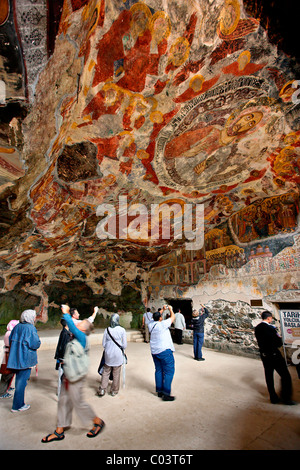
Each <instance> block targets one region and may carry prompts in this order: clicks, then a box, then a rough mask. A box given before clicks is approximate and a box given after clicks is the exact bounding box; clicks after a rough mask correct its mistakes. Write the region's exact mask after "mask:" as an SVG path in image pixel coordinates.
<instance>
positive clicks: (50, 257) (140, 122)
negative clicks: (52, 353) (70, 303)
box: [0, 0, 300, 349]
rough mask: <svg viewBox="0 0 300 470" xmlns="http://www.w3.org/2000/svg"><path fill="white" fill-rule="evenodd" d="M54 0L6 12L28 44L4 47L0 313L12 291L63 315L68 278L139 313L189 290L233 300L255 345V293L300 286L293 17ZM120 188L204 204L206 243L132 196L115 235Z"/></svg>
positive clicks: (180, 2) (299, 126)
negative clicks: (178, 232)
mask: <svg viewBox="0 0 300 470" xmlns="http://www.w3.org/2000/svg"><path fill="white" fill-rule="evenodd" d="M50 3H51V7H49V2H46V1H45V0H38V1H35V2H32V1H27V0H15V1H13V0H9V1H8V2H7V5H8V6H9V8H8V10H7V15H6V16H5V15H2V16H0V39H1V40H2V42H3V41H4V40H6V41H8V42H7V43H8V44H9V45H10V46H11V47H14V48H15V50H16V51H17V52H18V56H17V57H16V59H15V61H14V68H10V67H9V62H8V56H9V53H8V51H7V50H5V51H4V52H1V57H0V59H1V60H0V84H2V85H3V84H4V85H5V87H6V88H5V90H6V91H5V93H4V92H3V87H2V89H1V88H0V101H1V103H0V118H1V122H0V208H1V213H0V268H1V273H0V289H1V290H0V302H1V304H0V320H1V319H2V320H3V321H4V320H5V321H6V318H7V308H6V307H5V305H6V301H7V298H9V294H10V293H11V294H12V296H15V295H16V296H17V297H18V298H19V299H20V302H21V303H22V304H24V306H25V304H26V298H27V297H26V296H25V297H24V293H26V294H28V295H30V296H34V297H30V299H36V301H37V309H38V313H39V319H40V320H41V321H42V322H47V321H48V320H49V319H52V318H55V317H56V315H57V312H58V311H59V307H58V305H59V304H60V303H61V302H60V301H59V297H62V298H63V297H64V295H65V293H64V284H62V283H65V285H66V286H68V287H66V290H67V291H68V292H69V288H73V289H74V292H77V290H78V297H76V301H77V302H78V303H79V305H80V308H82V314H83V315H85V310H86V309H87V310H89V309H91V308H92V305H93V303H94V302H95V303H98V304H99V306H100V307H101V308H103V318H102V320H103V321H104V322H105V320H106V316H107V312H108V314H109V312H110V313H112V312H114V311H115V310H116V309H119V310H120V311H122V312H124V313H126V314H127V313H128V312H129V314H128V315H129V316H130V315H131V319H132V320H131V323H132V322H133V323H132V325H136V324H137V316H138V315H139V313H138V312H140V311H142V309H143V308H144V307H146V306H149V305H150V306H152V307H153V308H156V307H158V306H160V305H161V303H162V302H164V300H165V299H166V298H186V299H192V301H193V304H194V307H195V308H198V307H199V305H200V303H205V304H207V305H209V306H210V308H211V309H212V311H213V312H214V314H213V315H214V317H213V318H214V320H215V322H216V323H217V324H219V322H221V323H222V324H223V326H224V325H225V317H223V316H222V311H223V310H224V309H227V308H228V309H229V311H230V316H231V315H233V317H235V318H236V321H237V323H236V324H235V327H233V326H231V327H230V328H228V329H227V328H225V326H224V328H223V329H222V328H219V329H218V332H216V330H215V329H214V328H210V327H209V325H208V333H209V331H210V332H211V335H215V337H216V338H217V339H216V341H217V342H218V341H219V340H220V338H221V342H223V340H224V342H225V344H227V343H228V342H229V344H233V343H234V341H236V343H235V344H240V347H241V349H243V348H245V349H247V348H248V346H249V345H248V340H249V338H248V336H249V335H248V329H249V324H248V323H247V322H246V321H245V318H244V317H245V315H246V316H247V315H248V316H249V318H251V321H252V322H253V321H254V320H255V319H257V318H258V317H259V313H260V309H259V308H255V307H253V306H251V301H252V300H260V301H261V303H262V306H263V307H265V308H271V309H275V305H276V303H277V302H278V301H279V300H280V301H291V302H297V301H299V299H300V295H299V290H300V285H299V283H300V280H299V184H300V179H299V178H300V177H299V168H300V167H299V142H300V140H299V134H300V123H299V99H298V94H299V82H298V77H299V76H300V71H299V59H298V57H297V55H296V53H297V52H295V48H294V47H293V41H291V40H289V41H287V39H286V38H287V37H288V36H289V35H290V34H292V33H293V31H292V28H290V31H288V30H285V31H284V30H283V28H282V29H280V28H281V25H280V21H279V22H278V17H279V16H280V12H279V11H278V8H276V9H274V11H273V15H274V17H272V14H271V12H270V10H269V9H268V7H267V4H268V2H263V1H256V2H252V1H251V0H245V2H242V1H239V0H214V1H210V0H191V1H188V2H187V1H186V0H176V1H175V0H147V1H146V0H145V1H140V2H137V1H135V0H126V1H123V0H110V1H109V2H108V1H105V0H65V1H62V0H61V1H53V2H50ZM283 8H284V7H283ZM281 19H282V23H283V22H285V25H286V22H287V20H286V15H283V16H282V18H281ZM283 33H284V34H285V36H284V37H283ZM5 38H6V39H5ZM7 38H8V39H7ZM281 39H282V40H281ZM121 197H126V200H127V203H128V209H129V210H130V209H131V210H134V209H135V210H137V208H141V205H142V207H143V208H144V209H146V210H147V211H148V213H150V211H151V207H152V206H153V205H154V204H158V205H160V204H163V203H167V204H173V203H176V204H179V206H180V207H181V209H182V210H185V207H186V205H187V204H192V205H194V206H196V205H199V206H200V205H201V206H203V208H204V209H203V214H204V227H203V232H204V233H203V238H204V243H203V246H202V247H199V248H198V249H195V250H187V249H186V248H185V240H184V238H182V239H175V238H174V234H173V236H172V235H171V236H170V237H169V238H164V239H162V238H161V237H159V238H158V239H154V240H153V239H151V238H149V231H148V228H149V226H148V222H149V220H146V221H145V219H143V221H141V222H140V225H138V224H135V219H134V216H133V215H131V218H130V217H128V218H127V219H126V221H125V225H124V213H123V212H122V210H120V211H119V212H118V213H117V216H116V221H117V223H118V224H119V226H121V224H123V227H125V229H129V228H132V227H133V226H135V229H136V232H135V235H139V236H138V239H136V238H134V237H133V231H131V232H127V236H126V235H124V236H122V235H123V234H121V236H120V233H119V237H115V238H114V237H110V236H107V237H106V238H101V237H100V236H99V233H100V225H99V224H100V222H102V220H103V214H102V215H100V214H99V211H98V208H99V206H102V205H107V206H105V207H111V206H113V207H117V206H118V204H119V202H120V198H121ZM127 215H128V214H127ZM178 218H180V214H179V216H178V214H177V216H176V215H175V216H174V220H173V223H174V227H175V223H176V222H178ZM134 224H135V225H134ZM102 228H103V227H102ZM124 233H125V234H126V230H125V232H124ZM128 233H129V234H131V235H128ZM110 235H111V234H110ZM76 283H77V284H76ZM76 286H80V288H78V289H77V288H76ZM81 291H82V296H81V295H79V293H80V292H81ZM83 292H88V293H89V294H86V293H85V294H83ZM28 298H29V297H28ZM123 298H124V299H126V302H125V303H126V305H124V302H123ZM83 299H84V300H83ZM87 299H88V300H87ZM73 300H74V299H73ZM101 300H102V304H101V303H100V302H101ZM81 302H83V303H81ZM85 306H86V308H85ZM11 308H13V307H11ZM18 308H19V307H18ZM17 310H18V309H17V308H15V311H14V312H12V313H11V314H12V315H15V314H16V313H17ZM242 311H243V312H246V313H243V315H240V313H241V312H242ZM218 312H219V313H218ZM239 319H240V320H239ZM2 320H1V322H2ZM49 323H50V321H49ZM208 323H209V322H208ZM210 326H211V325H210ZM238 330H241V331H244V333H245V334H244V342H243V343H242V344H241V343H239V342H238V340H237V337H238V336H240V335H239V334H238V333H237V331H238ZM228 331H231V332H232V333H231V335H230V334H229V333H228ZM186 334H187V335H188V334H189V333H186ZM234 334H237V336H233V335H234ZM222 335H223V336H222ZM210 340H211V338H210ZM226 342H227V343H226Z"/></svg>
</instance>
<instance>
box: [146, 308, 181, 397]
mask: <svg viewBox="0 0 300 470" xmlns="http://www.w3.org/2000/svg"><path fill="white" fill-rule="evenodd" d="M166 309H169V312H170V317H169V318H167V319H166V320H163V314H164V312H165V310H166ZM174 320H175V314H174V312H173V309H172V307H171V306H170V305H164V307H163V309H162V310H160V311H158V312H155V313H154V314H153V320H152V321H151V322H150V323H149V332H150V349H151V354H152V358H153V361H154V365H155V386H156V392H157V395H158V396H159V397H161V398H162V399H163V400H164V401H173V400H175V397H173V396H171V384H172V380H173V377H174V373H175V360H174V355H173V352H174V351H175V348H174V344H173V341H172V337H171V333H170V326H171V324H172V323H173V322H174Z"/></svg>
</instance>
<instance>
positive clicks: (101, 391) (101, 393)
mask: <svg viewBox="0 0 300 470" xmlns="http://www.w3.org/2000/svg"><path fill="white" fill-rule="evenodd" d="M97 395H98V397H104V395H105V390H103V388H100V390H98V392H97Z"/></svg>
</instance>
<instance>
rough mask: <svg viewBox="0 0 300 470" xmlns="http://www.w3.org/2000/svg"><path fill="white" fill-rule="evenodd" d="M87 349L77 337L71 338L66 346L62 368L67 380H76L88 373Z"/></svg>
mask: <svg viewBox="0 0 300 470" xmlns="http://www.w3.org/2000/svg"><path fill="white" fill-rule="evenodd" d="M87 351H88V349H87V348H84V347H83V346H82V345H81V344H80V343H79V341H78V340H77V339H75V338H74V339H73V340H72V341H70V342H69V343H68V344H67V346H66V351H65V355H64V363H63V369H64V374H65V376H66V378H67V379H68V380H69V382H77V380H80V379H82V378H83V377H84V376H85V375H87V373H88V368H89V357H88V354H87Z"/></svg>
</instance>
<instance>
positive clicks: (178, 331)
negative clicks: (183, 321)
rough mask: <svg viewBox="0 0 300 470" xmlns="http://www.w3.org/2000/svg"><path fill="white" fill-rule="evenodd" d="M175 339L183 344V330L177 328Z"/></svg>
mask: <svg viewBox="0 0 300 470" xmlns="http://www.w3.org/2000/svg"><path fill="white" fill-rule="evenodd" d="M175 341H176V343H177V344H182V330H180V329H179V328H175Z"/></svg>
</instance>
